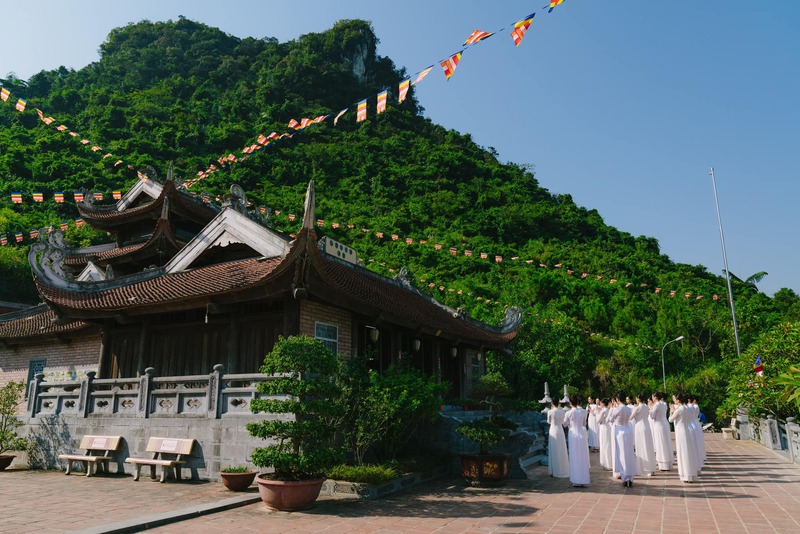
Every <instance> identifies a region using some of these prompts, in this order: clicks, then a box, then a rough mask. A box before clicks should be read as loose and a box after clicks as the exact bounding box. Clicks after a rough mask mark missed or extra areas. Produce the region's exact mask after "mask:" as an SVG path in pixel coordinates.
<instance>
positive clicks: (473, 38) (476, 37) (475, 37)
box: [464, 30, 494, 46]
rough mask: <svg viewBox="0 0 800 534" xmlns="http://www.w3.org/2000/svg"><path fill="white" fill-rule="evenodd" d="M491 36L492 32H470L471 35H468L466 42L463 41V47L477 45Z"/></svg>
mask: <svg viewBox="0 0 800 534" xmlns="http://www.w3.org/2000/svg"><path fill="white" fill-rule="evenodd" d="M492 35H494V34H493V33H492V32H485V31H483V30H472V33H471V34H469V37H467V40H466V41H464V45H465V46H468V45H473V44H475V43H479V42H481V41H483V40H484V39H486V38H487V37H491V36H492Z"/></svg>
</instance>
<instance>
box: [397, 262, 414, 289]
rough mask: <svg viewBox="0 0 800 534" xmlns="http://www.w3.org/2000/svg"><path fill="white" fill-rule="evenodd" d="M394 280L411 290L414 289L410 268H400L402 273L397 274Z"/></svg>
mask: <svg viewBox="0 0 800 534" xmlns="http://www.w3.org/2000/svg"><path fill="white" fill-rule="evenodd" d="M394 279H395V280H397V281H398V282H400V283H401V284H403V286H405V287H407V288H409V289H413V288H414V283H413V280H412V279H411V273H409V272H408V267H406V266H403V267H401V268H400V272H399V273H397V276H395V277H394Z"/></svg>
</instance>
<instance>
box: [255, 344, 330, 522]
mask: <svg viewBox="0 0 800 534" xmlns="http://www.w3.org/2000/svg"><path fill="white" fill-rule="evenodd" d="M338 368H339V359H338V357H337V356H336V354H334V353H332V352H331V351H329V350H328V349H327V348H325V344H324V343H323V342H322V341H319V340H317V339H311V338H309V337H307V336H292V337H289V338H283V337H281V338H279V339H278V342H277V343H275V346H274V348H273V349H272V351H271V352H270V353H269V354H267V355H266V357H265V358H264V365H263V366H262V367H261V372H262V373H265V374H268V375H273V376H274V378H273V379H272V380H269V381H265V382H261V383H259V384H258V391H259V393H262V394H265V395H269V396H270V397H269V398H261V399H254V400H253V401H252V402H251V403H250V407H251V409H252V411H253V413H258V412H267V413H270V414H275V415H281V414H283V415H284V417H282V418H277V419H265V420H262V421H258V422H252V423H248V424H247V430H248V431H249V432H250V435H251V436H254V437H259V438H263V439H269V440H272V443H271V444H269V445H267V446H265V447H259V448H257V449H255V450H254V451H253V453H252V455H251V458H252V462H253V463H254V464H255V465H256V466H258V467H271V468H273V472H272V473H270V474H266V475H259V476H258V478H256V481H257V482H258V490H259V494H260V495H261V498H262V500H263V501H264V503H265V504H266V505H267V506H269V507H270V508H273V509H276V510H302V509H304V508H308V507H309V506H311V505H312V504H313V503H314V501H316V500H317V497H318V496H319V492H320V489H321V488H322V483H323V482H324V480H325V471H326V470H327V469H329V468H331V467H333V466H334V465H336V464H338V463H341V462H342V461H343V460H344V454H343V453H342V452H341V451H340V450H339V449H337V448H334V447H332V446H331V440H332V437H333V434H334V430H335V428H334V427H333V425H332V424H330V423H328V422H326V421H325V420H324V418H325V417H329V418H330V417H332V416H334V415H336V414H338V413H339V412H340V411H341V410H340V408H339V406H338V405H337V403H336V402H334V401H333V400H332V399H334V398H335V393H336V386H335V383H334V382H333V377H334V376H335V375H336V373H337V370H338Z"/></svg>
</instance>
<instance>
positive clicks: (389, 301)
mask: <svg viewBox="0 0 800 534" xmlns="http://www.w3.org/2000/svg"><path fill="white" fill-rule="evenodd" d="M320 263H321V265H322V267H323V268H324V270H325V273H326V275H327V277H328V280H329V283H330V284H332V285H333V289H336V290H338V291H339V292H341V293H343V294H346V295H349V296H350V297H354V298H357V299H359V300H361V301H362V302H364V303H365V304H367V305H370V306H373V307H375V308H378V309H381V310H385V311H387V312H388V313H390V314H391V315H393V316H396V317H400V318H403V319H405V320H406V321H412V322H414V323H417V324H419V325H421V326H424V327H426V328H431V329H433V330H441V331H442V332H444V333H446V334H447V335H448V336H455V337H464V338H467V339H473V340H481V341H484V342H486V343H488V344H494V345H505V344H506V343H508V342H509V341H511V340H513V339H514V338H515V337H516V335H517V328H516V327H515V328H512V329H511V330H509V331H501V330H500V329H498V328H493V327H491V326H488V325H484V324H482V323H479V322H477V321H474V320H471V319H469V318H466V317H458V316H457V313H456V312H455V310H452V309H451V308H448V307H446V306H444V305H442V304H440V303H439V302H437V301H435V300H434V299H433V298H431V297H428V296H427V295H424V294H421V293H420V292H418V291H416V290H415V289H410V288H407V287H404V286H403V285H402V284H401V283H400V282H399V281H397V280H391V279H387V278H384V277H382V276H379V275H376V274H374V273H372V272H370V271H367V270H366V269H364V268H362V267H356V266H350V265H346V264H344V263H342V262H340V261H336V260H331V259H327V258H325V257H320Z"/></svg>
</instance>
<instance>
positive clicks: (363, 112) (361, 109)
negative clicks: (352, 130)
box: [356, 99, 367, 122]
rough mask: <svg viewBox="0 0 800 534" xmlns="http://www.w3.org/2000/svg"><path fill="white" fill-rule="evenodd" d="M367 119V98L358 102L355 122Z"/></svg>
mask: <svg viewBox="0 0 800 534" xmlns="http://www.w3.org/2000/svg"><path fill="white" fill-rule="evenodd" d="M365 120H367V100H366V99H364V100H362V101H361V102H359V103H358V111H357V113H356V122H362V121H365Z"/></svg>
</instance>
